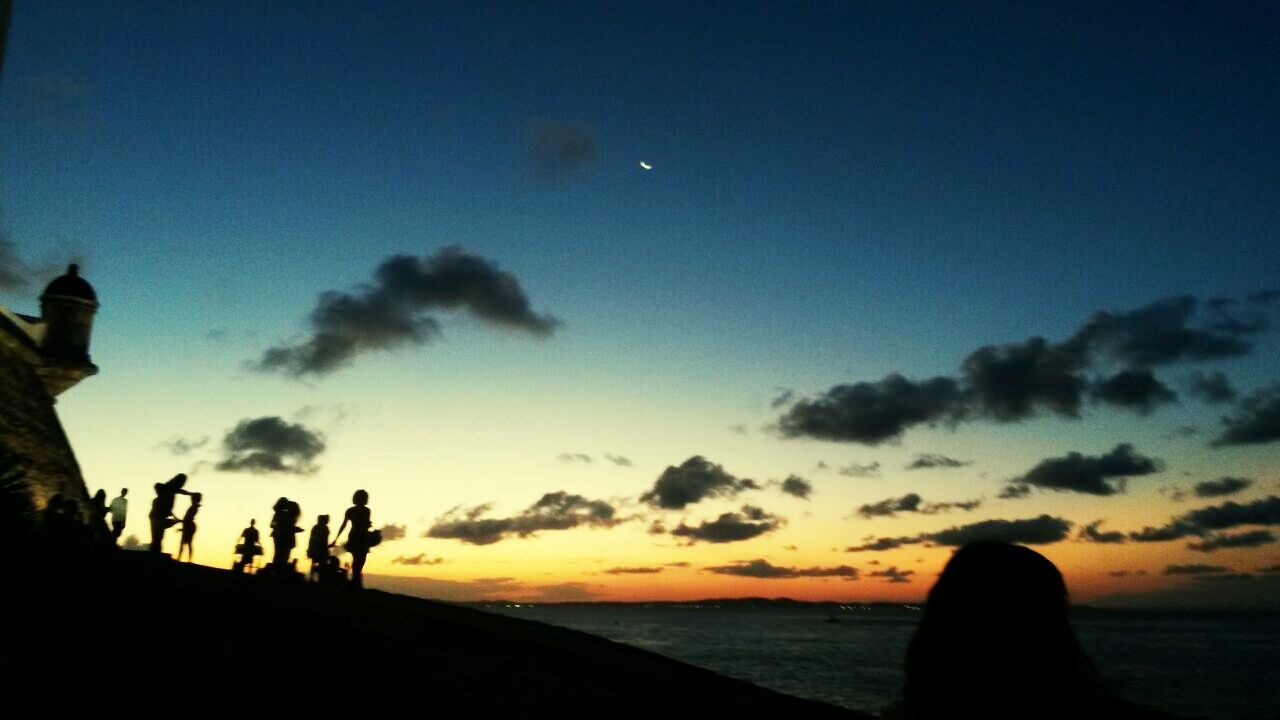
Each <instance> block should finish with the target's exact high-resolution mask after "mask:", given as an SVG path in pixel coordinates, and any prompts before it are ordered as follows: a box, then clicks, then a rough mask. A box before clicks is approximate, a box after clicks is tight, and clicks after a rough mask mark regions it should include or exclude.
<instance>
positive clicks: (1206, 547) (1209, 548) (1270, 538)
mask: <svg viewBox="0 0 1280 720" xmlns="http://www.w3.org/2000/svg"><path fill="white" fill-rule="evenodd" d="M1275 541H1276V538H1275V536H1274V535H1272V534H1271V531H1270V530H1250V531H1248V532H1242V533H1236V534H1234V535H1230V534H1226V533H1223V534H1220V535H1210V536H1209V537H1208V538H1207V539H1206V540H1204V541H1203V542H1198V543H1196V542H1193V543H1187V549H1188V550H1195V551H1196V552H1205V553H1207V552H1214V551H1215V550H1227V549H1231V548H1251V547H1261V546H1263V545H1270V544H1271V543H1273V542H1275Z"/></svg>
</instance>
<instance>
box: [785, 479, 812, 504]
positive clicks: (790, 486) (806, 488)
mask: <svg viewBox="0 0 1280 720" xmlns="http://www.w3.org/2000/svg"><path fill="white" fill-rule="evenodd" d="M781 488H782V492H784V493H786V494H788V495H791V496H794V497H798V498H800V499H802V500H808V499H809V496H810V495H811V494H813V483H811V482H809V481H808V480H805V479H804V478H802V477H800V476H799V475H791V476H790V477H788V478H787V479H786V480H783V481H782V485H781Z"/></svg>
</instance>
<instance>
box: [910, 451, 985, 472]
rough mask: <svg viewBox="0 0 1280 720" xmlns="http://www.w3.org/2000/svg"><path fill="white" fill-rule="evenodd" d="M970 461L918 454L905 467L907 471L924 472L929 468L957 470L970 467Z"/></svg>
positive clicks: (931, 454) (932, 454) (935, 454)
mask: <svg viewBox="0 0 1280 720" xmlns="http://www.w3.org/2000/svg"><path fill="white" fill-rule="evenodd" d="M972 464H973V461H972V460H957V459H955V458H953V457H947V456H946V455H939V454H937V453H919V454H917V455H916V459H915V460H912V461H911V464H909V465H907V469H908V470H926V469H929V468H959V467H965V466H967V465H972Z"/></svg>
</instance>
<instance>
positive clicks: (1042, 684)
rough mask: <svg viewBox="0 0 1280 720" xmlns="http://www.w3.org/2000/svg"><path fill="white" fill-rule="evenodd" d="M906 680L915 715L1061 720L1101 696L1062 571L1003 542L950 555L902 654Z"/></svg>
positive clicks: (906, 700) (1033, 553)
mask: <svg viewBox="0 0 1280 720" xmlns="http://www.w3.org/2000/svg"><path fill="white" fill-rule="evenodd" d="M906 675H907V677H906V682H905V683H904V684H903V690H902V696H903V704H904V706H905V707H906V709H907V710H908V711H909V712H908V715H909V716H912V717H922V718H923V717H968V716H974V717H982V718H996V717H1060V716H1064V715H1075V714H1076V713H1078V712H1081V711H1082V710H1085V709H1087V708H1089V707H1090V706H1091V705H1093V704H1094V703H1095V702H1096V701H1097V698H1098V694H1097V686H1096V679H1095V671H1094V668H1093V664H1092V663H1091V662H1090V661H1089V658H1088V657H1087V656H1086V655H1085V654H1084V651H1083V650H1082V649H1081V647H1080V644H1079V642H1078V641H1077V640H1076V636H1075V633H1074V632H1072V630H1071V625H1070V623H1069V622H1068V620H1067V586H1066V583H1065V582H1063V579H1062V574H1061V573H1059V572H1058V568H1056V567H1054V565H1053V563H1051V562H1049V560H1048V559H1047V558H1045V557H1044V556H1043V555H1041V554H1040V553H1038V552H1036V551H1034V550H1032V549H1030V548H1026V547H1022V546H1020V545H1010V544H1008V543H1002V542H977V543H973V544H971V545H966V546H965V547H963V548H961V549H960V550H958V551H956V553H955V554H954V555H952V557H951V560H950V561H949V562H948V563H947V565H946V567H945V568H943V570H942V574H941V575H939V577H938V581H937V582H936V583H935V584H934V586H933V589H932V590H930V591H929V598H928V602H927V605H926V607H925V610H924V614H923V616H922V617H921V619H920V625H919V627H918V628H917V629H916V633H915V635H914V636H913V637H912V639H911V644H910V646H909V647H908V648H907V659H906ZM1086 715H1087V713H1086ZM1086 715H1081V717H1084V716H1086Z"/></svg>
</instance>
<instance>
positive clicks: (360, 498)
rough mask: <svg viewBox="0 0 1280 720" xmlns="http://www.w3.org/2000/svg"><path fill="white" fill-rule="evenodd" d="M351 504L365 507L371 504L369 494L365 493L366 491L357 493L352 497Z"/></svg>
mask: <svg viewBox="0 0 1280 720" xmlns="http://www.w3.org/2000/svg"><path fill="white" fill-rule="evenodd" d="M351 502H353V503H355V504H356V505H364V504H365V503H367V502H369V493H367V492H365V491H364V490H357V491H355V494H353V495H352V496H351Z"/></svg>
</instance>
